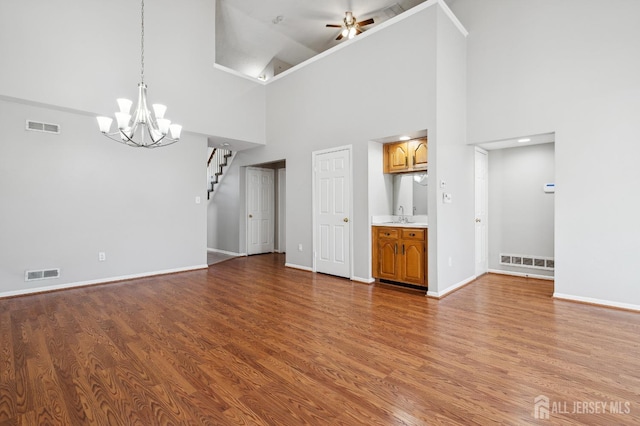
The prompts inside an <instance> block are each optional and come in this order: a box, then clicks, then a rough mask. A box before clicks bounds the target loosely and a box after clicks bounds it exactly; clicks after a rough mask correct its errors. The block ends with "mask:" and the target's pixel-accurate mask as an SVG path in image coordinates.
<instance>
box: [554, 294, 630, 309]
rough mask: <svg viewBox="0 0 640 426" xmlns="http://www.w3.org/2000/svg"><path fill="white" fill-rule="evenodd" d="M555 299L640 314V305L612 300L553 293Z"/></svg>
mask: <svg viewBox="0 0 640 426" xmlns="http://www.w3.org/2000/svg"><path fill="white" fill-rule="evenodd" d="M553 298H554V299H559V300H567V301H569V302H580V303H588V304H590V305H598V306H602V307H604V308H618V309H626V310H629V311H638V312H640V305H633V304H631V303H622V302H613V301H611V300H603V299H595V298H592V297H582V296H574V295H571V294H563V293H553Z"/></svg>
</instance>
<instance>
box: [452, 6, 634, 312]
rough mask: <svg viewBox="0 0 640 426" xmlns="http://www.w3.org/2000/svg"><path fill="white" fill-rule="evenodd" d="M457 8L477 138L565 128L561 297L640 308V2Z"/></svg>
mask: <svg viewBox="0 0 640 426" xmlns="http://www.w3.org/2000/svg"><path fill="white" fill-rule="evenodd" d="M452 8H453V10H454V12H455V13H456V15H457V16H458V17H459V18H460V20H461V21H462V23H463V24H464V25H465V27H466V28H467V30H469V38H468V52H469V53H468V77H469V78H468V135H469V140H470V142H484V141H491V140H498V139H504V138H509V137H513V136H520V135H529V134H538V133H547V132H550V131H555V132H556V141H555V149H556V184H557V190H556V195H555V197H556V217H555V225H556V246H555V257H556V271H555V278H556V281H555V292H556V294H557V295H563V296H565V297H571V298H574V299H579V300H587V301H595V302H600V303H608V304H612V305H617V306H626V307H632V308H636V309H640V278H639V277H640V263H639V262H638V261H637V254H638V253H640V221H638V217H640V203H638V201H637V197H635V196H634V195H633V194H636V193H637V182H640V168H639V167H637V159H638V158H640V136H639V135H640V120H638V117H639V116H640V79H639V78H638V75H640V55H638V40H640V26H638V25H637V17H638V16H640V2H638V1H635V0H612V1H607V2H602V1H597V0H563V1H557V0H539V1H535V2H533V1H529V0H510V1H508V2H505V1H501V0H483V1H477V0H457V1H456V2H455V3H453V6H452ZM597 199H600V200H603V202H596V201H595V200H597Z"/></svg>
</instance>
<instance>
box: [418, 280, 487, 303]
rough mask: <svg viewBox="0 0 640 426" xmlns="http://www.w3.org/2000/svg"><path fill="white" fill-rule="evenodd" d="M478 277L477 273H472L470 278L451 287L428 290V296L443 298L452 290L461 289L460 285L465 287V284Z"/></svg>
mask: <svg viewBox="0 0 640 426" xmlns="http://www.w3.org/2000/svg"><path fill="white" fill-rule="evenodd" d="M476 278H477V277H476V276H475V275H472V276H470V277H469V278H465V279H464V280H462V281H460V282H459V283H456V284H454V285H452V286H450V287H447V288H445V289H444V290H442V291H429V290H427V296H429V297H435V298H436V299H442V298H443V297H444V296H446V295H447V294H449V293H451V292H452V291H455V290H457V289H459V288H460V287H464V286H465V285H467V284H469V283H470V282H472V281H473V280H475V279H476Z"/></svg>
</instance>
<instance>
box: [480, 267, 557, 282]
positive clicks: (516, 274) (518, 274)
mask: <svg viewBox="0 0 640 426" xmlns="http://www.w3.org/2000/svg"><path fill="white" fill-rule="evenodd" d="M487 272H489V273H491V274H500V275H511V276H512V277H523V278H535V279H537V280H549V281H554V280H555V277H550V276H548V275H537V274H527V273H525V272H512V271H503V270H502V269H489V270H488V271H487Z"/></svg>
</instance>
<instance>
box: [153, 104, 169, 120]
mask: <svg viewBox="0 0 640 426" xmlns="http://www.w3.org/2000/svg"><path fill="white" fill-rule="evenodd" d="M151 106H152V107H153V113H154V114H155V115H156V119H157V120H159V119H161V118H164V113H165V112H167V106H166V105H162V104H153V105H151Z"/></svg>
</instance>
